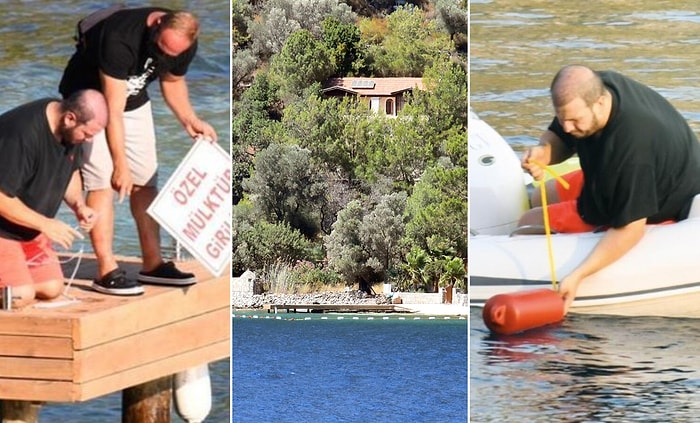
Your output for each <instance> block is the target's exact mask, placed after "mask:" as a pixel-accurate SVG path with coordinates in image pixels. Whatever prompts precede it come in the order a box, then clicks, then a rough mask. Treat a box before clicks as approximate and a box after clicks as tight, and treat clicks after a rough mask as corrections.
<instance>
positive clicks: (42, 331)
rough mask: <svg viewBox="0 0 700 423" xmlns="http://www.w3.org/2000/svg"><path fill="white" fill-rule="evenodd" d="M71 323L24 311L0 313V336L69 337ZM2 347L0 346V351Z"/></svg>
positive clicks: (54, 317)
mask: <svg viewBox="0 0 700 423" xmlns="http://www.w3.org/2000/svg"><path fill="white" fill-rule="evenodd" d="M72 333H73V322H72V321H70V320H66V319H64V318H60V317H57V316H33V315H28V314H26V310H25V309H21V310H20V309H15V310H10V311H5V310H2V311H0V334H3V335H32V336H49V337H57V336H63V337H68V338H69V337H70V336H71V335H72ZM1 348H2V346H1V345H0V349H1Z"/></svg>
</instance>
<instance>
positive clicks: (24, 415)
mask: <svg viewBox="0 0 700 423" xmlns="http://www.w3.org/2000/svg"><path fill="white" fill-rule="evenodd" d="M40 409H41V403H39V402H32V401H15V400H2V401H0V417H2V423H38V422H39V410H40Z"/></svg>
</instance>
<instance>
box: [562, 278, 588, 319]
mask: <svg viewBox="0 0 700 423" xmlns="http://www.w3.org/2000/svg"><path fill="white" fill-rule="evenodd" d="M582 280H583V279H582V278H579V277H578V276H577V275H576V274H575V273H572V274H570V275H567V276H566V277H565V278H564V279H562V280H561V282H559V295H561V297H562V299H563V300H564V315H566V314H567V313H568V312H569V307H571V303H572V302H573V301H574V298H576V292H577V291H578V286H579V285H580V284H581V281H582Z"/></svg>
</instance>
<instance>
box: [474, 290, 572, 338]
mask: <svg viewBox="0 0 700 423" xmlns="http://www.w3.org/2000/svg"><path fill="white" fill-rule="evenodd" d="M482 317H483V319H484V323H485V324H486V327H488V328H489V329H490V330H491V331H492V332H495V333H498V334H500V335H511V334H514V333H517V332H522V331H526V330H528V329H534V328H538V327H540V326H544V325H548V324H551V323H557V322H560V321H562V320H563V319H564V300H563V299H562V298H561V297H560V296H559V294H558V293H557V292H555V291H553V290H551V289H546V288H543V289H535V290H532V291H520V292H513V293H510V294H498V295H494V296H493V297H491V298H489V300H488V301H486V305H485V306H484V310H483V312H482Z"/></svg>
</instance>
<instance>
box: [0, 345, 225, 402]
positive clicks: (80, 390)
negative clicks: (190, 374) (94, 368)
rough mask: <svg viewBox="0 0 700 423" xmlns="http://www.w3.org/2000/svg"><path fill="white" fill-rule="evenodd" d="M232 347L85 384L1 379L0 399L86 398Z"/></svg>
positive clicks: (212, 347) (221, 355)
mask: <svg viewBox="0 0 700 423" xmlns="http://www.w3.org/2000/svg"><path fill="white" fill-rule="evenodd" d="M230 350H231V344H230V341H228V340H226V341H220V342H217V343H216V344H212V345H208V346H206V347H204V348H200V349H198V350H195V351H188V352H185V353H182V354H179V355H176V356H173V357H170V358H169V359H168V360H166V361H165V362H162V363H150V364H147V365H143V366H139V367H136V368H133V369H129V370H127V371H124V372H120V373H115V374H112V375H109V376H107V377H104V378H101V379H96V380H93V381H90V382H87V383H82V384H76V383H72V382H68V381H49V380H33V379H9V378H0V398H3V399H9V400H26V401H49V402H79V401H87V400H91V399H94V398H97V397H101V396H103V395H107V394H110V393H112V392H116V391H120V390H122V389H125V388H128V387H130V386H134V382H133V381H135V380H144V381H146V380H154V379H157V378H159V377H163V376H164V375H167V374H175V373H177V372H179V371H181V370H184V369H188V368H190V367H194V366H197V365H199V364H201V363H212V362H214V361H218V360H222V359H224V358H226V357H228V356H229V355H230ZM136 384H138V382H137V383H136Z"/></svg>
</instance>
